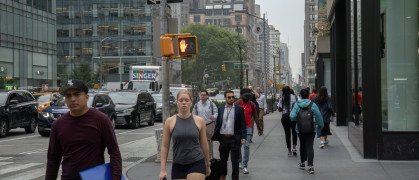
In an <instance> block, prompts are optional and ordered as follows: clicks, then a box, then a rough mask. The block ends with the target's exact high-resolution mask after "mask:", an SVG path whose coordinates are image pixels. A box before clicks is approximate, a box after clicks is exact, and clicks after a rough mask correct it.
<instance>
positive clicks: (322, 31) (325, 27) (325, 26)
mask: <svg viewBox="0 0 419 180" xmlns="http://www.w3.org/2000/svg"><path fill="white" fill-rule="evenodd" d="M318 13H319V22H318V25H317V27H318V28H319V29H316V30H315V33H316V34H317V35H318V36H319V37H328V36H329V35H330V22H329V21H328V19H327V7H326V4H325V5H324V6H323V8H321V9H319V12H318Z"/></svg>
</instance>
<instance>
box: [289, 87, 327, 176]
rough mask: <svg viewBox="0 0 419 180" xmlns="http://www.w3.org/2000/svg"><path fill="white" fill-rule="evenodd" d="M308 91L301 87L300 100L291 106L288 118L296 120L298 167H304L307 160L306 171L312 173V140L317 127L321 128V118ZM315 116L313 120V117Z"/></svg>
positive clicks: (292, 120)
mask: <svg viewBox="0 0 419 180" xmlns="http://www.w3.org/2000/svg"><path fill="white" fill-rule="evenodd" d="M309 93H310V92H309V91H308V90H307V89H302V90H301V91H300V95H301V98H302V99H301V100H298V101H297V102H296V103H295V105H294V107H293V108H292V111H291V114H290V118H291V122H295V121H296V122H297V125H296V127H295V130H296V131H297V134H298V137H299V139H300V157H301V161H300V163H299V164H298V166H299V168H301V169H305V161H308V163H307V165H308V167H309V168H308V172H309V173H310V174H314V167H313V160H314V150H313V142H314V136H315V135H316V129H317V128H320V129H321V128H323V126H324V124H323V118H322V115H321V114H320V111H319V108H318V107H317V105H316V104H315V103H313V101H311V100H309V99H308V96H309ZM313 116H314V117H315V118H316V119H315V121H314V117H313Z"/></svg>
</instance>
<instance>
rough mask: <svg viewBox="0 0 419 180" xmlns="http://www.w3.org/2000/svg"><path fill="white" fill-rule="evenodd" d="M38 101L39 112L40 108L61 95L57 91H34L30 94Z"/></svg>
mask: <svg viewBox="0 0 419 180" xmlns="http://www.w3.org/2000/svg"><path fill="white" fill-rule="evenodd" d="M32 95H33V97H35V99H36V101H38V112H39V113H41V111H42V110H44V109H45V108H47V107H48V106H50V104H51V102H55V101H57V100H58V98H60V97H61V95H60V93H58V92H44V93H35V94H32Z"/></svg>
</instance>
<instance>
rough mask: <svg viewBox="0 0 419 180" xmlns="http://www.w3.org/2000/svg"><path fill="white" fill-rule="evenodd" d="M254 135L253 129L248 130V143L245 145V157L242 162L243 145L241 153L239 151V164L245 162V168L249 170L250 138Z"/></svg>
mask: <svg viewBox="0 0 419 180" xmlns="http://www.w3.org/2000/svg"><path fill="white" fill-rule="evenodd" d="M251 135H252V128H251V127H247V128H246V143H244V148H243V149H244V156H243V161H242V144H240V151H239V163H241V162H243V168H247V162H248V161H249V153H250V148H249V145H250V136H251Z"/></svg>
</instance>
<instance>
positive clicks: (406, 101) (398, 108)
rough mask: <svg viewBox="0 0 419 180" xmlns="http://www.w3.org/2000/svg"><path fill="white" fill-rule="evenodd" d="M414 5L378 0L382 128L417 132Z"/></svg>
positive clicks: (418, 79) (418, 86) (418, 98)
mask: <svg viewBox="0 0 419 180" xmlns="http://www.w3.org/2000/svg"><path fill="white" fill-rule="evenodd" d="M418 8H419V5H418V1H412V0H401V1H400V0H382V1H381V16H380V18H381V20H380V23H381V25H380V32H381V33H380V34H381V38H382V40H383V41H384V42H383V43H382V45H381V71H380V72H381V98H382V102H381V107H382V130H383V131H419V111H418V109H419V94H418V92H417V90H418V89H419V61H418V54H419V45H418V41H419V38H418V30H419V28H418V25H419V17H418ZM366 121H367V120H366Z"/></svg>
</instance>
